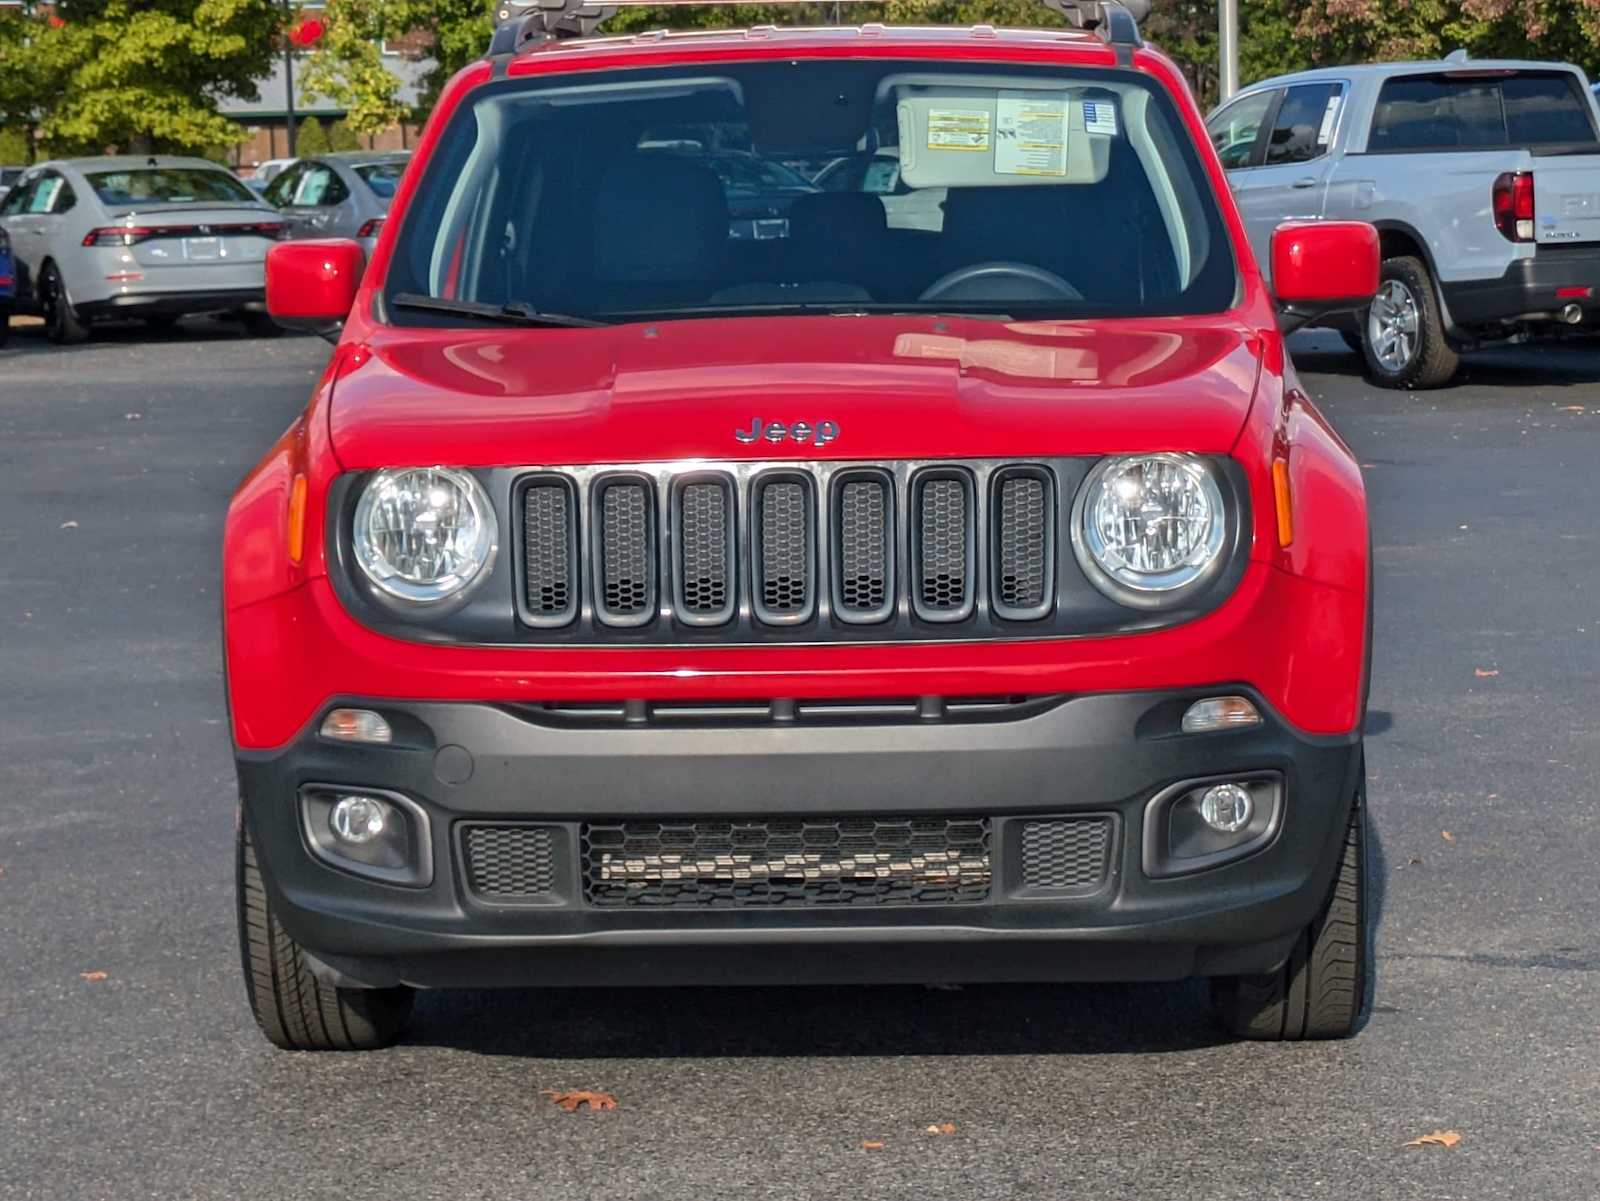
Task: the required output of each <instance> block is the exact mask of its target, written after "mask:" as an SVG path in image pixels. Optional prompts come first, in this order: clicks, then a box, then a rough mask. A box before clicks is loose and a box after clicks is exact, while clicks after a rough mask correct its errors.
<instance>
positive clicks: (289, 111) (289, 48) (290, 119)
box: [283, 0, 294, 158]
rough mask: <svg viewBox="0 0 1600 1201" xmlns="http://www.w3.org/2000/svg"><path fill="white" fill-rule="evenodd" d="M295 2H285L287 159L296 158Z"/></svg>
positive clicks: (289, 0) (284, 59)
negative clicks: (290, 28) (291, 25)
mask: <svg viewBox="0 0 1600 1201" xmlns="http://www.w3.org/2000/svg"><path fill="white" fill-rule="evenodd" d="M292 4H293V0H283V102H284V105H285V108H284V124H285V125H286V126H287V127H288V131H289V149H288V150H287V152H286V153H285V155H284V157H285V158H293V157H294V41H293V40H292V39H291V38H290V36H289V34H290V30H289V24H290V22H292V21H293V20H294V9H293V8H292V7H291V5H292Z"/></svg>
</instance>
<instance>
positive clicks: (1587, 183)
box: [1533, 152, 1600, 244]
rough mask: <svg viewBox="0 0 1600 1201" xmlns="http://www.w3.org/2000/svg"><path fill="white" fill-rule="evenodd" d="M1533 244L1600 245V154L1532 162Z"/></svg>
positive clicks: (1541, 158)
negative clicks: (1582, 243)
mask: <svg viewBox="0 0 1600 1201" xmlns="http://www.w3.org/2000/svg"><path fill="white" fill-rule="evenodd" d="M1533 206H1534V234H1533V236H1534V241H1536V242H1540V243H1558V244H1571V243H1574V242H1600V154H1565V155H1541V154H1538V153H1537V152H1535V154H1534V159H1533Z"/></svg>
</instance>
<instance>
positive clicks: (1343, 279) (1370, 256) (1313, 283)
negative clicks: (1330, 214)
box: [1272, 221, 1378, 333]
mask: <svg viewBox="0 0 1600 1201" xmlns="http://www.w3.org/2000/svg"><path fill="white" fill-rule="evenodd" d="M1272 290H1273V293H1274V294H1275V295H1276V296H1277V298H1278V304H1279V306H1280V309H1281V313H1280V316H1279V318H1278V326H1279V328H1281V329H1282V330H1283V331H1284V332H1285V333H1287V332H1289V331H1290V330H1295V329H1299V328H1300V327H1301V326H1302V325H1304V324H1306V323H1307V322H1308V321H1314V320H1316V319H1317V318H1318V317H1326V316H1327V315H1328V314H1330V313H1341V312H1348V311H1351V310H1354V309H1360V308H1364V307H1366V306H1367V305H1368V304H1370V303H1371V302H1372V297H1373V294H1374V293H1375V292H1377V290H1378V231H1377V230H1376V229H1374V228H1373V227H1372V226H1370V225H1368V224H1367V223H1366V222H1365V221H1286V222H1284V223H1283V224H1282V225H1280V226H1278V228H1277V229H1275V230H1273V231H1272Z"/></svg>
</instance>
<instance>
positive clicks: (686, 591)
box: [513, 460, 1117, 644]
mask: <svg viewBox="0 0 1600 1201" xmlns="http://www.w3.org/2000/svg"><path fill="white" fill-rule="evenodd" d="M1084 470H1085V468H1084V467H1083V466H1082V465H1081V463H1080V462H1079V461H1076V460H1050V461H1047V462H1038V463H1018V462H1009V461H992V460H966V461H962V462H944V461H938V462H925V463H889V464H882V465H879V464H859V463H856V464H852V463H839V464H834V463H727V464H695V465H693V466H692V467H689V468H676V467H673V466H671V465H660V464H651V465H641V466H627V465H623V466H616V467H590V468H537V469H529V470H527V471H525V472H521V473H518V474H517V475H516V477H515V483H514V485H513V487H514V490H515V496H514V504H513V512H515V513H517V514H518V516H519V519H520V522H521V529H520V537H518V538H516V539H515V540H514V545H515V546H516V553H517V556H518V561H517V563H516V570H517V573H518V576H519V580H518V604H517V612H518V616H519V618H520V620H521V625H522V627H523V633H522V635H521V636H522V637H523V639H524V640H528V641H539V640H541V639H545V640H550V641H577V642H596V643H605V642H625V643H628V644H639V643H649V642H658V643H661V642H665V643H670V642H679V641H688V642H696V643H703V642H734V643H738V642H744V643H752V642H767V641H774V640H775V641H789V642H828V641H899V640H906V639H918V638H982V637H995V636H1001V637H1004V636H1007V635H1009V636H1012V637H1028V636H1038V635H1041V634H1045V635H1048V634H1059V633H1078V632H1089V631H1086V630H1082V629H1080V628H1074V627H1073V626H1072V623H1073V621H1074V620H1075V618H1077V617H1079V616H1080V615H1081V614H1083V613H1088V615H1089V616H1090V617H1091V618H1095V619H1098V620H1101V621H1104V620H1108V619H1114V618H1115V617H1116V616H1117V615H1116V614H1115V613H1113V612H1111V611H1110V609H1111V607H1110V606H1109V602H1106V601H1104V599H1103V598H1102V597H1101V596H1100V595H1099V594H1098V593H1097V592H1095V591H1094V590H1093V589H1091V588H1090V587H1089V586H1088V585H1087V582H1086V581H1085V582H1084V584H1083V587H1082V589H1081V590H1080V592H1079V595H1078V598H1077V599H1076V600H1075V601H1070V602H1069V603H1067V604H1064V603H1063V600H1062V598H1061V596H1060V595H1059V593H1060V588H1059V581H1060V580H1061V579H1062V568H1063V561H1062V558H1061V556H1062V554H1063V547H1064V546H1065V547H1068V549H1066V550H1065V552H1064V553H1065V554H1066V556H1067V559H1069V560H1070V558H1071V551H1070V546H1069V544H1068V541H1067V539H1066V538H1065V537H1064V536H1062V535H1063V533H1064V530H1065V523H1066V521H1067V519H1068V510H1069V505H1068V504H1067V503H1065V501H1064V500H1063V497H1066V498H1068V499H1070V497H1071V495H1072V493H1073V491H1075V489H1076V485H1077V483H1078V481H1079V480H1081V478H1082V473H1083V471H1084ZM1063 472H1065V476H1064V477H1063ZM1074 604H1075V605H1076V606H1077V609H1078V611H1077V612H1074V611H1073V609H1072V608H1071V605H1074Z"/></svg>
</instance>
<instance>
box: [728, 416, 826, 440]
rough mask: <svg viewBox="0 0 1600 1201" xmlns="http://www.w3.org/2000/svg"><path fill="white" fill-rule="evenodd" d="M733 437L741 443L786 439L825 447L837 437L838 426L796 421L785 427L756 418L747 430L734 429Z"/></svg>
mask: <svg viewBox="0 0 1600 1201" xmlns="http://www.w3.org/2000/svg"><path fill="white" fill-rule="evenodd" d="M733 436H734V437H735V438H737V439H739V441H741V442H755V441H757V440H758V439H761V438H765V439H766V440H767V441H768V442H782V441H784V440H785V439H788V440H789V441H791V442H809V443H811V444H812V445H813V446H826V445H827V444H828V443H830V442H832V441H833V440H834V439H835V438H837V437H838V436H839V425H838V423H837V422H833V421H819V422H817V424H816V425H812V424H810V423H809V422H806V421H796V422H794V423H792V424H790V425H785V424H784V423H783V422H781V421H763V420H761V418H759V417H757V418H755V419H754V420H753V421H752V422H751V423H750V428H749V429H747V430H740V429H736V430H734V431H733Z"/></svg>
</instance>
